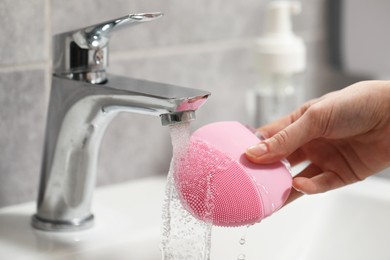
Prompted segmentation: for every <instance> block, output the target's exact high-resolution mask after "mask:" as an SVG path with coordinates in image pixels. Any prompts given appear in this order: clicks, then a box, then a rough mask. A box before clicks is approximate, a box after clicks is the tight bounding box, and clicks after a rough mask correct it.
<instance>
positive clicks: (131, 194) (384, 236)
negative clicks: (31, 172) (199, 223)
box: [0, 177, 390, 260]
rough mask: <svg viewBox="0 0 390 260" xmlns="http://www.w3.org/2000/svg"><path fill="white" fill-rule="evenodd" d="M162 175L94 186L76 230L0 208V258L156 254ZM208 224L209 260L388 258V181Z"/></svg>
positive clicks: (149, 257)
mask: <svg viewBox="0 0 390 260" xmlns="http://www.w3.org/2000/svg"><path fill="white" fill-rule="evenodd" d="M164 189H165V179H164V178H157V177H156V178H149V179H143V180H138V181H133V182H129V183H124V184H120V185H114V186H110V187H105V188H100V189H98V190H97V191H96V192H95V195H94V205H93V212H94V214H95V218H96V221H95V226H94V227H93V228H92V229H89V230H85V231H80V232H65V233H53V232H44V231H38V230H34V229H32V228H31V227H30V217H31V215H32V214H33V213H34V208H35V203H27V204H23V205H17V206H12V207H8V208H3V209H0V259H12V260H15V259H23V260H24V259H26V260H30V259H40V260H41V259H94V260H96V259H97V260H99V259H110V260H116V259H136V260H144V259H145V260H155V259H156V260H160V259H161V253H160V251H159V244H160V229H161V208H162V202H163V199H164ZM246 230H247V228H246V227H243V228H214V229H213V236H212V249H211V259H212V260H225V259H237V258H238V255H239V254H242V253H243V254H245V255H246V258H245V259H246V260H251V259H253V260H260V259H267V260H279V259H280V260H281V259H286V260H287V259H288V260H297V259H299V260H325V259H326V260H329V259H332V260H333V259H342V260H349V259H350V260H359V259H362V260H363V259H364V260H367V259H375V260H382V259H383V260H384V259H390V250H389V247H390V244H389V243H390V180H387V179H382V178H370V179H368V180H366V181H364V182H361V183H358V184H354V185H351V186H349V187H346V188H343V189H339V190H336V191H333V192H329V193H326V194H321V195H316V196H306V197H303V198H301V199H299V200H297V201H295V202H294V203H292V204H290V205H288V206H286V207H285V208H283V209H282V210H280V211H279V212H277V213H275V214H274V215H273V216H271V217H269V218H267V219H265V220H263V221H262V222H261V223H259V224H256V225H254V226H252V227H250V228H249V229H248V230H247V234H246V243H245V244H244V245H240V244H239V240H240V238H241V237H242V235H243V234H244V233H245V231H246Z"/></svg>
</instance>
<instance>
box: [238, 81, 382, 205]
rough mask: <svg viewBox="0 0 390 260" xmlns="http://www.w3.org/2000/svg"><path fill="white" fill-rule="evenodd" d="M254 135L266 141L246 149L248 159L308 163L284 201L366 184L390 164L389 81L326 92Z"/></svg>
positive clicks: (262, 162)
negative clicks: (362, 183) (372, 176)
mask: <svg viewBox="0 0 390 260" xmlns="http://www.w3.org/2000/svg"><path fill="white" fill-rule="evenodd" d="M258 132H259V133H260V134H261V135H263V136H264V137H265V138H267V139H265V140H264V141H261V142H260V143H259V144H257V145H255V146H252V147H250V148H248V150H247V151H246V155H247V158H248V159H249V160H250V161H252V162H254V163H261V164H265V163H272V162H275V161H278V160H280V159H282V158H287V159H288V160H289V161H290V163H291V164H292V165H296V164H298V163H300V162H303V161H309V162H310V164H309V166H307V167H306V169H304V170H303V171H302V172H300V173H299V174H298V175H297V176H296V177H295V178H294V180H293V187H294V188H295V190H296V191H293V192H292V193H291V194H290V197H289V199H288V201H287V202H290V201H292V200H294V199H296V198H297V197H299V196H300V195H301V194H302V193H305V194H315V193H321V192H326V191H328V190H332V189H335V188H339V187H341V186H344V185H347V184H351V183H354V182H357V181H360V180H364V179H365V178H366V177H368V176H371V175H373V174H375V173H377V172H379V171H381V170H383V169H385V168H387V167H389V166H390V81H364V82H359V83H356V84H354V85H351V86H349V87H347V88H345V89H342V90H340V91H336V92H332V93H329V94H327V95H325V96H323V97H321V98H319V99H315V100H311V101H309V102H307V103H306V104H305V105H303V106H302V107H300V108H299V109H298V110H296V111H295V112H294V113H292V114H290V115H288V116H286V117H284V118H282V119H280V120H278V121H276V122H273V123H271V124H269V125H266V126H264V127H261V128H259V129H258Z"/></svg>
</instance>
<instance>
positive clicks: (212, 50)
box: [0, 0, 390, 207]
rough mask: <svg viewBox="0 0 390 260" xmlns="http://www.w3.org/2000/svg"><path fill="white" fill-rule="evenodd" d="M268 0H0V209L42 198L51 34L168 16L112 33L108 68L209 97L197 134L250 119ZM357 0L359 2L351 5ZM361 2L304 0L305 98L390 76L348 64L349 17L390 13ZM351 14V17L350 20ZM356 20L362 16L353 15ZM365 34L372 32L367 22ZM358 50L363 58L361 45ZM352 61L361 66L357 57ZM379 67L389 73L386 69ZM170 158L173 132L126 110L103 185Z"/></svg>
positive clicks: (106, 158)
mask: <svg viewBox="0 0 390 260" xmlns="http://www.w3.org/2000/svg"><path fill="white" fill-rule="evenodd" d="M268 2H269V1H267V0H243V1H233V0H230V1H227V0H213V1H209V0H197V1H188V0H110V1H108V0H67V1H62V0H0V24H1V25H2V26H1V28H0V154H1V156H0V207H2V206H6V205H11V204H16V203H21V202H24V201H31V200H35V198H36V196H37V190H38V182H39V174H40V164H41V154H42V147H43V136H44V128H45V117H46V109H47V102H48V95H49V91H50V80H51V47H50V46H51V36H52V35H53V34H56V33H59V32H63V31H68V30H72V29H76V28H80V27H84V26H87V25H91V24H94V23H98V22H101V21H104V20H109V19H112V18H116V17H120V16H123V15H126V14H128V13H139V12H152V11H162V12H164V14H165V16H164V17H163V18H162V19H159V20H157V21H154V22H151V23H147V24H143V25H138V26H135V27H133V28H129V29H126V30H123V31H121V32H120V33H117V34H115V35H114V36H113V37H112V42H111V50H110V52H111V53H110V69H109V72H111V73H114V74H120V75H125V76H129V77H135V78H142V79H147V80H153V81H159V82H164V83H170V84H175V85H180V86H185V87H191V88H200V89H204V90H208V91H210V92H212V95H211V97H210V99H209V101H208V102H207V103H206V104H205V105H204V106H203V107H202V108H201V109H200V110H199V111H198V112H197V120H196V121H195V122H194V123H193V124H192V127H193V128H197V127H199V126H201V125H204V124H206V123H210V122H214V121H220V120H237V121H241V122H248V120H249V119H248V115H247V113H246V107H245V94H246V91H247V90H248V89H250V88H252V87H253V86H254V85H256V84H257V82H258V73H257V71H256V66H255V64H254V63H255V62H254V55H253V44H254V42H255V40H256V38H257V37H259V36H260V35H261V33H262V31H263V22H264V14H265V8H266V5H267V3H268ZM353 2H356V3H358V2H360V3H363V4H361V5H360V6H355V5H354V4H353ZM364 2H368V1H352V0H350V1H330V0H329V1H327V0H302V1H301V3H302V13H301V14H300V15H298V16H296V17H295V18H294V30H295V32H296V33H297V34H298V35H300V36H301V37H303V39H304V41H305V43H306V45H307V50H308V54H307V57H308V66H307V70H306V72H305V75H304V79H305V85H306V88H307V90H306V99H309V98H313V97H317V96H320V95H322V94H324V93H326V92H329V91H333V90H337V89H340V88H343V87H345V86H347V85H349V84H351V83H353V82H356V81H359V80H361V79H369V78H371V77H372V78H374V77H377V76H378V77H379V76H380V77H385V76H386V73H385V72H386V70H384V71H381V72H380V73H378V74H377V75H376V73H375V72H373V71H367V70H366V69H365V68H361V67H359V68H351V66H349V65H351V64H360V63H364V64H365V65H366V67H369V68H373V66H372V65H370V64H367V62H366V61H367V60H368V59H370V57H372V55H366V56H363V57H361V56H359V55H356V54H355V53H354V52H348V55H346V56H347V57H349V58H348V59H347V62H346V60H344V59H342V58H341V56H342V55H340V53H341V52H342V51H343V50H344V49H347V50H352V49H350V48H349V47H346V46H345V45H343V44H346V43H353V42H354V40H345V39H344V38H343V37H344V36H345V35H347V33H346V32H349V31H348V30H349V29H346V27H348V26H347V25H345V24H344V23H343V21H348V24H349V25H351V24H352V27H354V28H355V29H354V30H353V32H352V35H351V37H357V38H359V37H361V36H362V34H361V32H362V31H361V30H363V28H365V27H364V26H358V25H356V24H355V21H354V20H353V19H357V20H359V21H361V22H362V23H363V24H366V22H367V20H362V17H364V15H363V16H362V13H363V14H365V12H364V10H366V9H367V6H365V5H369V6H370V4H373V3H372V2H374V3H376V4H378V5H380V6H379V7H378V6H376V7H375V8H374V7H372V6H371V7H372V10H384V8H385V7H387V8H389V7H390V5H389V2H386V1H384V0H382V1H380V0H377V1H370V3H368V4H367V3H366V4H364ZM349 5H351V6H352V7H349ZM345 10H348V12H347V14H348V15H347V17H348V19H349V20H348V19H345V17H346V16H345V13H343V12H344V11H345ZM385 10H386V9H385ZM387 10H389V9H387ZM359 12H360V13H359ZM370 12H373V11H370ZM374 13H375V12H374ZM374 13H372V14H374ZM382 13H383V14H385V12H382ZM355 14H357V18H356V17H355V18H353V17H354V15H355ZM374 17H375V15H374ZM351 19H352V20H351ZM376 19H377V18H376ZM372 20H375V19H371V20H368V21H369V22H368V23H369V24H371V22H373V21H372ZM380 22H381V23H380V24H379V25H375V26H376V27H374V28H377V29H378V31H379V33H381V34H383V31H382V30H380V29H379V28H378V27H380V26H384V24H383V23H382V22H383V21H380ZM387 24H389V23H388V22H387ZM366 27H367V26H366ZM356 28H359V29H360V31H359V30H357V31H356ZM367 30H368V31H370V32H373V31H375V30H372V29H371V27H370V26H368V27H367ZM359 32H360V33H359ZM370 37H375V36H372V35H370ZM363 38H364V36H363ZM348 39H350V38H348ZM357 41H359V40H357ZM369 42H370V41H368V43H369ZM380 42H382V43H383V41H380ZM386 46H390V45H389V44H387V45H386ZM363 47H364V46H363ZM343 48H344V49H343ZM375 48H377V47H375V46H374V47H373V50H375ZM370 51H372V50H370ZM356 52H357V53H359V52H361V53H365V54H367V52H365V51H363V52H362V51H361V49H358V48H357V49H356ZM376 53H378V50H376ZM379 53H380V54H382V53H381V52H379ZM355 56H359V57H360V58H359V59H360V60H358V61H354V60H353V57H355ZM380 56H381V55H379V57H380ZM351 57H352V58H351ZM367 57H368V58H367ZM361 59H363V62H361ZM385 60H386V59H385ZM387 60H390V59H387ZM374 61H375V59H374ZM374 63H375V62H374ZM379 68H382V69H383V68H386V64H382V65H379ZM387 68H388V67H387ZM387 72H390V70H387ZM171 154H172V152H171V144H170V137H169V130H168V128H167V127H162V126H161V124H160V120H159V119H158V118H153V117H148V116H140V115H132V114H121V115H119V116H118V117H117V118H116V119H115V120H114V121H113V122H112V123H111V125H110V126H109V128H108V130H107V132H106V135H105V137H104V139H103V143H102V147H101V151H100V159H99V165H98V171H99V172H98V181H97V183H98V185H106V184H111V183H117V182H122V181H127V180H131V179H134V178H140V177H144V176H150V175H155V174H166V173H167V172H168V168H169V163H170V159H171Z"/></svg>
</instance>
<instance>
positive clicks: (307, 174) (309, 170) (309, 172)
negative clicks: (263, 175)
mask: <svg viewBox="0 0 390 260" xmlns="http://www.w3.org/2000/svg"><path fill="white" fill-rule="evenodd" d="M321 172H322V171H321V169H320V168H319V167H317V166H316V165H314V164H310V165H309V166H307V167H306V168H305V169H304V170H303V171H301V172H300V173H299V174H297V175H296V177H295V178H297V177H301V178H302V177H304V178H311V177H313V176H315V175H317V174H319V173H321ZM295 178H294V179H295ZM294 179H293V189H292V190H291V192H290V195H289V196H288V198H287V200H286V202H285V205H286V204H288V203H290V202H292V201H294V200H296V199H298V198H299V197H301V196H302V195H303V194H304V193H303V192H302V191H301V190H299V189H298V188H297V187H295V184H294Z"/></svg>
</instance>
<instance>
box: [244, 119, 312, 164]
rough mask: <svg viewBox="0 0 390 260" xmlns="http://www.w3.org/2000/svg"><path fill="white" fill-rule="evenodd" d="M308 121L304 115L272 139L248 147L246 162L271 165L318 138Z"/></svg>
mask: <svg viewBox="0 0 390 260" xmlns="http://www.w3.org/2000/svg"><path fill="white" fill-rule="evenodd" d="M310 121H311V120H310V119H309V117H307V116H306V114H304V115H302V116H301V117H300V118H299V119H298V120H296V121H294V122H293V123H291V124H290V125H288V126H287V127H285V128H284V129H282V130H280V131H279V132H277V133H276V134H274V135H273V136H272V137H270V138H268V139H265V140H263V141H261V142H260V143H258V144H256V145H253V146H251V147H249V148H248V149H247V151H246V156H247V158H248V160H250V161H252V162H254V163H273V162H277V161H279V160H281V159H283V158H286V157H287V156H289V155H290V154H292V153H293V152H294V151H295V150H297V149H298V148H300V147H301V146H302V145H304V144H306V143H308V142H309V141H311V140H313V139H314V138H316V137H318V133H316V131H315V129H316V127H315V126H313V124H311V123H310Z"/></svg>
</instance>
